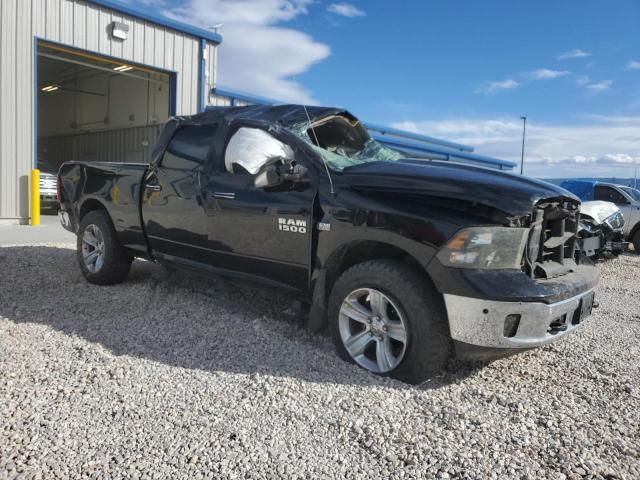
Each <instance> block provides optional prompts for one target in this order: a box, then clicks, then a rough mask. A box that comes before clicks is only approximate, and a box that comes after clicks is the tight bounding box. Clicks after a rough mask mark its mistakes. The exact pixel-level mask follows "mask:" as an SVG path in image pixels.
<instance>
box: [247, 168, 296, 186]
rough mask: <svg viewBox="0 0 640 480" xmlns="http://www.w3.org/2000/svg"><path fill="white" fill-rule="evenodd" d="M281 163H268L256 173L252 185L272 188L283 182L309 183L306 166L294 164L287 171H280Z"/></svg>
mask: <svg viewBox="0 0 640 480" xmlns="http://www.w3.org/2000/svg"><path fill="white" fill-rule="evenodd" d="M282 170H283V167H282V165H275V164H272V165H268V166H266V167H265V168H264V169H263V170H262V171H261V172H260V173H258V174H257V175H256V178H255V180H254V185H255V187H256V188H272V187H277V186H279V185H282V184H283V183H291V184H294V185H296V184H304V183H309V175H308V170H307V168H306V167H303V166H302V165H295V166H293V167H290V168H289V169H288V171H287V172H282Z"/></svg>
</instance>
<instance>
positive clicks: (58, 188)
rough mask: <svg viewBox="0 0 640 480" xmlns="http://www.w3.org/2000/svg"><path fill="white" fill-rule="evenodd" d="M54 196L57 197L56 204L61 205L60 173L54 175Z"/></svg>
mask: <svg viewBox="0 0 640 480" xmlns="http://www.w3.org/2000/svg"><path fill="white" fill-rule="evenodd" d="M56 196H57V197H58V204H59V205H62V182H61V180H60V174H58V175H57V176H56Z"/></svg>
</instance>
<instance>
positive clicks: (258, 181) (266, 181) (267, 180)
mask: <svg viewBox="0 0 640 480" xmlns="http://www.w3.org/2000/svg"><path fill="white" fill-rule="evenodd" d="M282 181H283V179H282V176H281V175H280V173H279V172H278V169H277V168H276V166H275V165H269V166H268V167H267V168H265V169H264V170H263V171H261V172H260V173H259V174H258V175H256V178H255V180H254V185H255V187H256V188H269V187H277V186H278V185H280V184H282Z"/></svg>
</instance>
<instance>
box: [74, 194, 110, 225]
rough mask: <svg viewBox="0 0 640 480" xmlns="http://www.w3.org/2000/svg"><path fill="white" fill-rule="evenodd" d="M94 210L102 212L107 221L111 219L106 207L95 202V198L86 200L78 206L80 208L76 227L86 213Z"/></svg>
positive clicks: (98, 201)
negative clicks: (107, 218) (105, 215)
mask: <svg viewBox="0 0 640 480" xmlns="http://www.w3.org/2000/svg"><path fill="white" fill-rule="evenodd" d="M95 210H102V211H104V212H105V213H106V214H107V216H108V217H109V219H111V215H109V210H108V209H107V207H106V205H104V204H103V203H102V202H101V201H100V200H97V199H95V198H87V199H86V200H85V201H84V202H82V204H81V205H80V208H79V209H78V225H79V224H80V222H81V221H82V218H83V217H84V216H85V215H86V214H87V213H89V212H93V211H95ZM112 223H113V221H112Z"/></svg>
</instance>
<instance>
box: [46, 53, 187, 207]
mask: <svg viewBox="0 0 640 480" xmlns="http://www.w3.org/2000/svg"><path fill="white" fill-rule="evenodd" d="M37 82H38V83H37V86H38V104H37V112H38V120H37V121H38V125H37V128H38V130H37V138H38V149H37V151H38V168H39V169H40V170H41V171H42V172H43V173H45V174H46V173H55V172H57V170H58V168H59V166H60V165H61V164H62V163H63V162H66V161H68V160H82V161H108V162H146V161H148V160H149V156H150V153H151V149H152V147H153V144H154V142H155V140H156V138H157V136H158V134H159V131H160V127H161V126H162V124H163V123H164V122H165V121H166V120H167V118H168V117H169V115H170V114H172V113H173V110H174V105H173V103H174V102H173V100H172V99H173V98H174V97H175V96H174V94H173V92H172V89H173V75H172V74H170V73H167V72H162V71H156V70H153V69H149V68H147V67H142V66H137V65H134V64H130V63H126V62H121V61H118V60H117V59H113V58H106V57H100V56H97V55H94V54H92V53H87V52H83V51H77V50H73V49H70V48H67V47H63V46H58V45H52V44H48V43H44V42H39V43H38V74H37ZM45 176H46V175H45ZM43 200H45V201H46V198H43Z"/></svg>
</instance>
